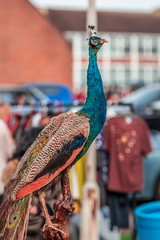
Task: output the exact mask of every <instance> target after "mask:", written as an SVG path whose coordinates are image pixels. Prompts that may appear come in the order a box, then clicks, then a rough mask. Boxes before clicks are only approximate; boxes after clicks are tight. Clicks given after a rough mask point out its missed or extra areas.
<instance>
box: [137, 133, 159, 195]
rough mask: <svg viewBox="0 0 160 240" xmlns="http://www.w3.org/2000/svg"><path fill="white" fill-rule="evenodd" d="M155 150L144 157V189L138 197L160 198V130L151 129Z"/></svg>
mask: <svg viewBox="0 0 160 240" xmlns="http://www.w3.org/2000/svg"><path fill="white" fill-rule="evenodd" d="M150 136H151V142H152V149H153V151H152V152H151V153H150V154H148V156H147V157H145V158H144V160H143V161H144V189H143V190H142V191H141V192H139V193H137V196H136V197H137V199H141V200H153V199H154V200H160V131H157V130H151V131H150Z"/></svg>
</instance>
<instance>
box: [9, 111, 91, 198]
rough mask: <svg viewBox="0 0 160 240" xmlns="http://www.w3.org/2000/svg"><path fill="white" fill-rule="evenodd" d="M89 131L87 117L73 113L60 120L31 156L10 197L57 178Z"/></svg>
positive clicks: (30, 190)
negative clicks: (60, 122)
mask: <svg viewBox="0 0 160 240" xmlns="http://www.w3.org/2000/svg"><path fill="white" fill-rule="evenodd" d="M89 131H90V123H89V118H87V117H86V116H83V115H82V116H78V115H76V114H74V118H72V119H71V120H70V121H64V122H63V124H62V125H61V126H60V128H59V129H58V130H57V131H56V133H55V134H54V135H53V136H52V137H51V138H50V140H49V141H48V142H47V144H46V145H45V146H44V147H43V148H42V150H41V151H40V152H39V154H38V155H37V156H36V157H35V158H34V160H33V162H32V164H31V165H30V166H29V168H28V169H25V171H24V173H23V174H24V176H23V178H22V179H21V181H19V182H18V184H17V185H16V187H15V189H14V191H13V192H12V199H13V200H15V199H21V198H22V197H24V196H26V195H28V194H29V193H31V192H34V191H36V190H38V189H40V188H42V187H44V186H45V185H47V184H48V183H50V182H51V181H52V180H53V179H55V177H57V176H58V175H59V174H60V173H61V172H62V171H63V170H64V169H65V168H67V167H68V166H69V165H71V163H72V162H73V161H74V160H75V158H76V156H77V155H78V154H79V153H80V152H81V150H82V149H83V147H84V145H85V143H86V141H87V139H88V136H89Z"/></svg>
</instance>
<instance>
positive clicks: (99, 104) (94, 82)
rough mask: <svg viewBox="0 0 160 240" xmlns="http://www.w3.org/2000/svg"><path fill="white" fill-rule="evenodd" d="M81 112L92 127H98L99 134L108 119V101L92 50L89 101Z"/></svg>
mask: <svg viewBox="0 0 160 240" xmlns="http://www.w3.org/2000/svg"><path fill="white" fill-rule="evenodd" d="M81 111H82V112H85V113H86V114H87V115H88V116H89V118H90V119H91V125H93V126H94V125H96V128H95V131H96V132H98V131H99V129H101V128H102V126H103V124H104V122H105V119H106V99H105V95H104V91H103V84H102V78H101V75H100V72H99V69H98V64H97V55H94V51H93V50H92V49H90V48H89V66H88V70H87V99H86V103H85V105H84V107H83V108H82V110H81ZM96 132H95V134H96ZM95 134H94V135H95Z"/></svg>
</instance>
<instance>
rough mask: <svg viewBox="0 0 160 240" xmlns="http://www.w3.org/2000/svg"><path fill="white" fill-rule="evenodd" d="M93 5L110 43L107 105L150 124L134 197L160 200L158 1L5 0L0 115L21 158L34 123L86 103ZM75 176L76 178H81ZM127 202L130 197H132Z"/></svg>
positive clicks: (103, 65)
mask: <svg viewBox="0 0 160 240" xmlns="http://www.w3.org/2000/svg"><path fill="white" fill-rule="evenodd" d="M89 3H90V4H91V3H93V6H91V5H90V7H93V8H94V11H95V14H96V18H97V26H96V29H97V32H98V34H97V35H98V36H100V37H102V38H106V39H107V40H108V41H109V43H108V44H106V45H105V46H103V49H102V50H101V51H100V52H99V54H98V66H99V70H100V73H101V75H102V79H103V84H104V90H105V94H106V100H107V103H108V110H107V111H108V112H107V119H110V118H112V117H115V116H117V115H119V114H122V113H124V112H125V111H126V110H124V109H125V106H126V105H127V106H129V108H130V110H131V111H132V113H134V114H135V115H136V116H138V117H141V118H142V119H143V120H144V121H145V122H146V123H147V126H148V129H149V134H150V139H151V144H152V153H150V154H149V155H148V156H145V160H146V161H144V189H143V190H142V191H140V192H139V193H138V194H136V199H137V201H143V202H144V201H152V200H160V164H159V161H160V147H159V146H160V125H159V121H160V28H159V26H160V2H159V0H152V1H151V0H145V1H144V0H141V1H138V0H134V1H127V0H122V1H119V0H112V1H106V0H96V1H89V0H88V1H87V0H83V1H82V0H81V1H73V0H72V1H71V0H70V1H69V0H68V1H64V0H59V1H56V0H14V1H9V0H1V1H0V111H1V118H2V119H3V120H4V121H5V122H6V124H7V126H8V128H9V130H10V133H11V135H12V137H13V139H14V141H15V145H16V148H17V155H16V157H19V158H20V156H21V155H22V152H23V151H25V150H26V149H21V148H22V145H21V144H20V143H21V141H22V137H23V140H24V141H25V143H26V142H27V141H28V142H27V144H26V148H27V147H28V146H29V144H31V142H32V141H33V138H32V139H30V140H28V139H27V140H26V139H25V138H24V135H25V134H26V133H27V131H29V130H30V129H31V128H32V127H39V126H44V125H45V124H46V123H47V122H48V120H49V118H50V117H51V116H55V115H57V114H59V113H61V112H64V111H67V110H70V109H71V110H73V111H75V110H76V109H78V108H79V107H80V106H82V105H83V104H84V102H85V98H86V79H87V67H88V40H87V38H88V32H87V31H86V29H87V12H88V10H89ZM94 4H95V5H94ZM6 106H7V107H6ZM4 109H5V110H4ZM36 133H38V132H36ZM35 135H36V134H35ZM23 146H24V145H23ZM21 150H22V152H21ZM96 150H97V149H96ZM83 160H84V159H83ZM83 160H82V161H81V165H79V166H78V169H79V170H76V169H77V167H76V168H75V172H74V170H73V173H72V177H71V178H72V191H73V199H74V200H75V203H76V204H77V206H78V207H77V209H78V210H77V212H78V213H79V212H80V204H79V202H80V201H81V199H82V189H83V186H84V183H85V181H86V179H87V178H86V174H85V169H84V168H85V163H84V161H83ZM95 162H96V160H95ZM95 168H96V170H95V175H96V176H99V175H97V173H98V174H99V172H101V170H104V168H105V169H106V166H104V165H103V164H102V166H100V165H99V164H97V163H96V164H95ZM102 168H103V169H102ZM102 172H103V171H102ZM75 173H76V175H75ZM106 174H107V173H106ZM75 176H76V177H75ZM75 179H78V180H76V181H77V184H75V182H76V181H75ZM99 187H100V186H99ZM101 190H102V189H101V188H100V191H101ZM97 194H98V193H97ZM103 194H106V193H102V191H101V192H100V200H97V201H99V203H100V207H102V206H104V205H105V206H106V205H107V204H106V202H105V203H103V204H102V195H103ZM97 199H98V198H97ZM130 200H131V202H132V203H133V199H132V197H130ZM134 200H135V199H134ZM132 210H133V208H132V207H131V211H132ZM101 213H102V212H101ZM105 214H106V215H105ZM107 214H108V208H107V209H105V210H104V212H103V214H102V215H100V216H101V218H102V221H103V220H104V221H106V222H105V224H106V225H107V226H109V223H108V222H107V221H108V219H109V218H108V215H107ZM132 218H133V215H132ZM73 221H75V222H74V224H73V223H72V224H71V225H73V226H74V230H73V227H71V228H72V232H73V235H72V236H74V237H72V240H77V239H78V237H79V226H80V220H79V217H77V219H76V220H75V219H74V220H73ZM76 221H77V222H76ZM76 223H77V225H76ZM133 225H134V221H133V219H132V220H131V224H130V227H129V231H127V234H128V235H127V234H122V235H121V236H120V235H119V230H117V228H116V230H115V231H114V233H113V235H112V236H111V235H110V238H109V239H108V238H107V236H106V234H107V233H108V232H107V233H104V234H103V233H102V234H100V235H101V236H100V239H101V240H112V239H115V240H116V239H117V240H118V239H120V237H121V239H122V238H123V239H129V238H130V233H131V232H132V230H133V229H134V227H133ZM75 229H76V231H75ZM104 229H105V227H104V228H103V226H102V229H101V230H102V232H103V231H104V232H105V230H104ZM108 231H109V230H108ZM75 232H76V233H75ZM77 232H78V234H77ZM74 234H75V235H74ZM108 234H109V233H108ZM110 234H111V233H110ZM114 234H115V238H114ZM31 235H32V234H31ZM131 235H132V234H131ZM77 236H78V237H77ZM125 237H126V238H125ZM131 237H133V236H131ZM34 239H35V238H34ZM37 239H39V238H37ZM133 239H134V238H132V240H133ZM157 239H158V238H157ZM87 240H92V239H87Z"/></svg>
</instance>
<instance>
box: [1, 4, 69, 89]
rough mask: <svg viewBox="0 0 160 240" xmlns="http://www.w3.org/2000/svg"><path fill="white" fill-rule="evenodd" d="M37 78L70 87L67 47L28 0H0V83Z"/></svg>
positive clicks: (29, 80) (55, 28) (54, 29)
mask: <svg viewBox="0 0 160 240" xmlns="http://www.w3.org/2000/svg"><path fill="white" fill-rule="evenodd" d="M62 56H63V57H62ZM39 81H40V82H43V81H46V82H53V83H61V84H66V85H68V86H69V87H72V54H71V50H70V46H69V44H68V42H67V41H66V40H65V39H64V37H63V34H62V33H61V32H60V31H59V29H58V28H57V27H55V26H54V24H51V23H50V22H49V21H48V20H47V19H45V18H44V17H43V16H42V15H41V14H40V13H39V11H38V10H37V9H36V8H35V7H33V6H32V4H31V3H30V2H29V1H27V0H14V1H10V0H1V1H0V84H23V83H26V82H27V83H29V82H39Z"/></svg>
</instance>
